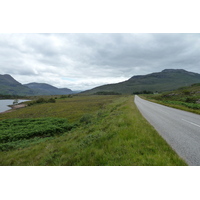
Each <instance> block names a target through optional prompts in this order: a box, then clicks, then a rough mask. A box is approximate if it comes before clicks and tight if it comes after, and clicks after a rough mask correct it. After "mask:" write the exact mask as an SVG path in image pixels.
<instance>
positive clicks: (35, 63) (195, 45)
mask: <svg viewBox="0 0 200 200" xmlns="http://www.w3.org/2000/svg"><path fill="white" fill-rule="evenodd" d="M199 46H200V34H178V33H174V34H169V33H168V34H162V33H158V34H147V33H144V34H139V33H137V34H132V33H131V34H129V33H127V34H118V33H113V34H108V33H105V34H98V33H91V34H86V33H83V34H82V33H77V34H72V33H70V34H64V33H63V34H36V33H35V34H20V33H18V34H17V33H16V34H0V74H10V75H12V76H13V77H14V78H15V79H16V80H17V81H19V82H20V83H23V84H25V83H30V82H40V83H48V84H51V85H53V86H56V87H60V88H62V87H67V88H70V89H72V90H86V89H91V88H93V87H96V86H99V85H103V84H108V83H117V82H120V81H124V80H127V79H129V78H130V77H132V76H134V75H144V74H148V73H152V72H159V71H162V70H163V69H185V70H188V71H192V72H197V73H200V48H199Z"/></svg>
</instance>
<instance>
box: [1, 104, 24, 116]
mask: <svg viewBox="0 0 200 200" xmlns="http://www.w3.org/2000/svg"><path fill="white" fill-rule="evenodd" d="M8 106H9V107H10V108H11V109H9V110H6V111H4V112H0V114H3V113H9V112H13V111H15V110H17V109H21V108H25V107H26V106H27V104H18V105H8Z"/></svg>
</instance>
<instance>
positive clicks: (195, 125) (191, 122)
mask: <svg viewBox="0 0 200 200" xmlns="http://www.w3.org/2000/svg"><path fill="white" fill-rule="evenodd" d="M182 120H183V121H185V122H187V123H189V124H192V125H194V126H198V127H199V128H200V125H198V124H195V123H193V122H190V121H187V120H185V119H182Z"/></svg>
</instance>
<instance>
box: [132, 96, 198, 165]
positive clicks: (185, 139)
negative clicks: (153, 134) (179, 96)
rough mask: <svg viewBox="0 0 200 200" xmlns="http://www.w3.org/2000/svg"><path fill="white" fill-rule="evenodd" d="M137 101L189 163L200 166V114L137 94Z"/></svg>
mask: <svg viewBox="0 0 200 200" xmlns="http://www.w3.org/2000/svg"><path fill="white" fill-rule="evenodd" d="M135 103H136V105H137V107H138V109H139V110H140V112H141V113H142V115H143V116H144V117H145V118H146V119H147V121H148V122H149V123H150V124H151V125H152V126H154V128H155V129H156V130H157V131H158V133H159V134H160V135H161V136H162V137H163V138H164V139H165V140H166V141H167V143H168V144H169V145H170V146H171V147H172V148H173V149H174V150H175V151H176V152H177V154H178V155H179V156H180V157H182V158H183V159H184V160H185V161H186V162H187V164H188V165H192V166H200V115H197V114H193V113H190V112H186V111H182V110H178V109H174V108H170V107H167V106H163V105H160V104H156V103H152V102H149V101H146V100H143V99H141V98H140V97H138V96H135Z"/></svg>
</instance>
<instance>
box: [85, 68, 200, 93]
mask: <svg viewBox="0 0 200 200" xmlns="http://www.w3.org/2000/svg"><path fill="white" fill-rule="evenodd" d="M199 82H200V74H198V73H193V72H188V71H186V70H183V69H165V70H163V71H161V72H157V73H152V74H147V75H141V76H133V77H131V78H130V79H129V80H127V81H124V82H120V83H116V84H109V85H103V86H99V87H96V88H93V89H91V90H87V91H85V92H82V94H95V93H99V92H115V93H121V94H133V93H137V92H141V91H144V90H146V91H151V92H164V91H171V90H175V89H178V88H180V87H184V86H189V85H191V84H194V83H199Z"/></svg>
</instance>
